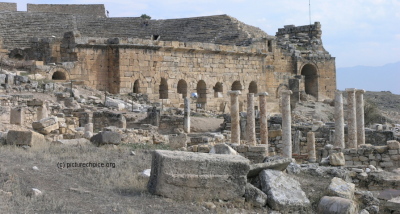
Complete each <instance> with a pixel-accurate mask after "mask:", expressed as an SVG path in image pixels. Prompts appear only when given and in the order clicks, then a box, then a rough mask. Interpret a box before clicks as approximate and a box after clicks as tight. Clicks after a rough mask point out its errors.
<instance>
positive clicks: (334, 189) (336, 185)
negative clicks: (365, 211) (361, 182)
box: [328, 177, 355, 200]
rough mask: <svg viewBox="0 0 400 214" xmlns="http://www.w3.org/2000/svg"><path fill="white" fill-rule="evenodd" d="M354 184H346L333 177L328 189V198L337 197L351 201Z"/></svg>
mask: <svg viewBox="0 0 400 214" xmlns="http://www.w3.org/2000/svg"><path fill="white" fill-rule="evenodd" d="M354 191H355V184H353V183H348V182H346V181H344V180H343V179H341V178H337V177H334V178H333V179H332V181H331V184H330V185H329V187H328V194H329V195H330V196H337V197H341V198H346V199H350V200H352V199H353V198H354Z"/></svg>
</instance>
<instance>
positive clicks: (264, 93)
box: [257, 92, 268, 96]
mask: <svg viewBox="0 0 400 214" xmlns="http://www.w3.org/2000/svg"><path fill="white" fill-rule="evenodd" d="M257 96H268V92H261V93H258V94H257Z"/></svg>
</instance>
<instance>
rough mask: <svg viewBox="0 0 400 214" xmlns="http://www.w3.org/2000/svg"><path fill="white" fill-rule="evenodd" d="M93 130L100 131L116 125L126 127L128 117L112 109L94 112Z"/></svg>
mask: <svg viewBox="0 0 400 214" xmlns="http://www.w3.org/2000/svg"><path fill="white" fill-rule="evenodd" d="M92 120H93V130H94V132H99V131H101V130H103V128H104V127H108V126H115V127H117V128H124V129H125V128H126V119H125V117H124V115H122V114H121V113H115V112H110V111H102V112H93V118H92Z"/></svg>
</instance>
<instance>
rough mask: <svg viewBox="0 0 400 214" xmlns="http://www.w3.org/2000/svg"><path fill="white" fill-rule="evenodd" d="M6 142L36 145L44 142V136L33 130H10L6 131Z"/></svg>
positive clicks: (18, 144) (19, 144)
mask: <svg viewBox="0 0 400 214" xmlns="http://www.w3.org/2000/svg"><path fill="white" fill-rule="evenodd" d="M6 142H7V144H8V145H17V146H31V147H32V146H38V145H43V144H44V143H45V139H44V136H43V135H42V134H39V133H37V132H33V131H16V130H10V131H8V133H7V141H6Z"/></svg>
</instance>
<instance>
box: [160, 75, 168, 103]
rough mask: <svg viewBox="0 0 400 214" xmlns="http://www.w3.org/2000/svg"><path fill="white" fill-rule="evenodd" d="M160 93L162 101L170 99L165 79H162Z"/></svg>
mask: <svg viewBox="0 0 400 214" xmlns="http://www.w3.org/2000/svg"><path fill="white" fill-rule="evenodd" d="M159 93H160V99H168V83H167V80H166V79H165V78H161V82H160V89H159Z"/></svg>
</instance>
